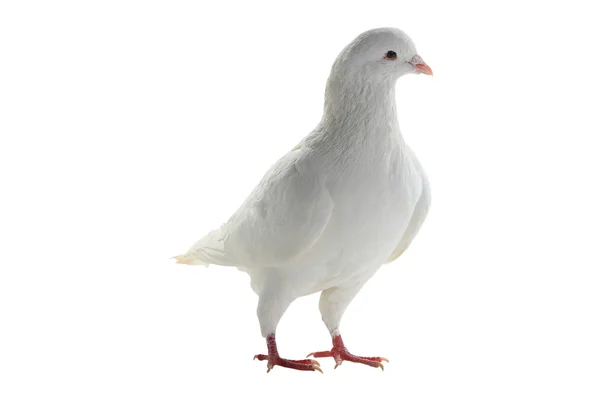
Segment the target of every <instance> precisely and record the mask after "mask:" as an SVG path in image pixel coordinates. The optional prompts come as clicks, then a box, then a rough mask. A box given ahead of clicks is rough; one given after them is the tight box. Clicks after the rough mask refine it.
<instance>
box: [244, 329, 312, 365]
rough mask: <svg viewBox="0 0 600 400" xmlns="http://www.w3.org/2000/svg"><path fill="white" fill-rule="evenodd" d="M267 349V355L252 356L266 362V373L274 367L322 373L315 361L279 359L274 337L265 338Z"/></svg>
mask: <svg viewBox="0 0 600 400" xmlns="http://www.w3.org/2000/svg"><path fill="white" fill-rule="evenodd" d="M267 349H268V351H269V354H268V355H264V354H257V355H255V356H254V359H255V360H256V359H258V360H260V361H264V360H267V373H268V372H270V371H271V370H272V369H273V367H275V366H276V365H279V366H280V367H284V368H292V369H298V370H301V371H319V372H320V373H323V371H321V368H319V366H320V364H319V362H318V361H316V360H310V359H307V360H288V359H286V358H281V357H279V353H278V352H277V343H275V335H269V336H267Z"/></svg>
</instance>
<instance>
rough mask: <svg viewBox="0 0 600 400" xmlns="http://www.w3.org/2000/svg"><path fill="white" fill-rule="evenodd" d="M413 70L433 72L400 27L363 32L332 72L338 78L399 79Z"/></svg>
mask: <svg viewBox="0 0 600 400" xmlns="http://www.w3.org/2000/svg"><path fill="white" fill-rule="evenodd" d="M411 73H414V74H426V75H433V71H432V70H431V68H430V67H429V66H428V65H427V64H426V63H425V61H423V59H422V58H421V57H420V56H419V55H418V54H417V50H416V47H415V44H414V43H413V41H412V40H411V38H410V37H408V35H407V34H406V33H404V32H403V31H401V30H399V29H396V28H377V29H372V30H369V31H366V32H363V33H362V34H360V35H359V36H358V37H357V38H356V39H354V40H353V41H352V42H351V43H350V44H348V45H347V46H346V47H345V48H344V50H342V52H341V53H340V55H339V56H338V57H337V59H336V61H335V63H334V65H333V68H332V72H331V75H332V77H334V78H337V79H348V78H349V79H360V80H362V81H375V82H383V81H393V82H395V81H396V80H397V79H398V78H399V77H401V76H403V75H406V74H411Z"/></svg>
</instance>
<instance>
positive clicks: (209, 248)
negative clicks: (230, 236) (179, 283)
mask: <svg viewBox="0 0 600 400" xmlns="http://www.w3.org/2000/svg"><path fill="white" fill-rule="evenodd" d="M173 258H174V259H175V261H176V263H177V264H187V265H204V266H206V267H208V266H209V265H210V264H216V265H224V266H234V265H235V262H234V261H233V260H232V259H231V258H230V257H229V256H228V255H227V254H226V253H225V250H224V245H223V240H222V238H221V233H220V230H216V231H212V232H210V233H209V234H208V235H206V236H204V237H203V238H202V239H200V240H199V241H198V242H196V243H195V244H194V245H193V246H192V247H191V248H190V249H189V250H188V252H187V253H185V254H182V255H179V256H175V257H173Z"/></svg>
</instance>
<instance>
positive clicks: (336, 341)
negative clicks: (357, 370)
mask: <svg viewBox="0 0 600 400" xmlns="http://www.w3.org/2000/svg"><path fill="white" fill-rule="evenodd" d="M310 356H313V357H315V358H319V357H333V359H334V360H335V368H337V367H339V366H340V365H341V364H342V361H351V362H355V363H361V364H365V365H368V366H371V367H375V368H377V367H379V368H381V370H382V371H383V364H382V363H381V362H382V361H385V362H389V360H388V359H387V358H384V357H359V356H355V355H354V354H351V353H350V352H349V351H348V349H347V348H346V346H345V345H344V341H343V340H342V336H341V335H336V336H334V337H333V348H332V349H331V350H329V351H317V352H316V353H310V354H309V355H308V356H307V357H310Z"/></svg>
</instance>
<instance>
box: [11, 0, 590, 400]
mask: <svg viewBox="0 0 600 400" xmlns="http://www.w3.org/2000/svg"><path fill="white" fill-rule="evenodd" d="M561 3H564V4H563V5H561V4H559V2H552V1H550V2H549V1H543V2H542V1H538V2H535V1H525V2H523V1H518V2H517V1H502V2H498V3H497V4H496V5H492V4H491V3H489V2H476V1H472V2H468V1H460V0H454V1H448V2H441V1H387V2H378V1H368V2H367V1H365V2H361V3H360V4H359V3H350V2H347V1H346V2H337V3H334V2H318V3H317V2H315V3H310V2H305V1H303V2H298V3H297V4H295V5H289V4H288V3H286V2H277V3H273V4H267V3H262V2H257V1H248V2H237V3H235V2H222V3H219V5H217V4H216V2H211V3H210V4H209V3H208V2H206V3H203V2H194V1H187V2H185V1H168V2H167V1H164V2H158V1H97V2H77V1H71V2H67V1H55V2H42V1H39V2H30V1H3V2H2V5H1V6H0V58H1V60H0V61H1V62H0V134H1V139H0V174H1V181H0V184H1V190H2V194H1V197H0V202H1V207H0V217H1V220H0V235H1V241H0V243H1V249H0V251H1V253H0V256H1V260H0V324H1V329H0V336H1V338H0V397H1V398H2V399H50V398H60V399H208V398H211V399H212V398H233V396H239V397H242V396H243V397H259V396H260V397H263V398H267V397H270V398H289V399H296V398H318V399H320V398H331V397H333V396H335V397H336V398H344V397H345V398H353V397H350V396H363V397H365V396H368V397H369V398H384V397H385V398H389V399H397V398H404V399H449V398H456V399H506V398H511V399H534V398H544V399H568V398H576V399H598V398H599V396H600V382H599V379H600V345H599V338H600V323H599V316H600V314H599V311H600V294H599V286H600V273H599V267H600V262H599V257H598V252H597V249H598V246H599V237H600V232H599V228H598V226H599V223H600V221H599V220H600V214H599V211H598V204H599V202H600V197H599V194H598V185H599V178H598V175H599V172H600V161H599V159H598V151H599V145H600V140H599V135H600V128H599V121H598V111H599V105H600V101H599V100H600V99H599V95H598V93H599V89H600V87H599V86H600V85H599V72H600V62H599V56H598V54H599V51H600V50H599V49H600V47H599V44H598V42H599V39H600V30H599V29H598V24H597V13H596V12H594V11H593V10H592V7H591V5H592V3H593V2H591V1H587V2H583V1H569V2H561ZM284 4H285V5H284ZM380 26H395V27H399V28H401V29H403V30H404V31H406V32H407V33H408V34H409V35H410V36H411V37H412V38H413V40H414V41H415V43H416V45H417V48H418V49H419V53H420V55H421V56H422V57H423V58H424V59H425V61H426V62H427V63H428V64H429V65H430V66H431V67H432V68H433V71H434V73H435V76H434V77H433V78H431V77H427V76H424V75H420V76H415V75H411V76H407V77H404V78H402V79H401V80H400V81H399V82H398V90H397V101H398V108H399V112H400V125H401V128H402V131H403V134H404V137H405V139H406V140H407V142H408V143H409V144H410V145H411V147H413V149H414V150H415V152H416V153H417V155H418V156H419V158H420V160H421V162H422V163H423V165H424V167H425V168H426V170H427V172H428V174H429V177H430V180H431V184H432V189H433V203H432V208H431V211H430V214H429V217H428V219H427V221H426V222H425V225H424V226H423V229H422V231H421V233H420V234H419V236H418V237H417V239H416V240H415V241H414V243H413V245H412V246H411V248H410V250H409V251H408V252H406V253H405V255H403V256H402V257H401V258H400V259H399V260H397V261H396V262H394V263H393V264H391V265H387V266H385V267H383V268H382V269H381V270H380V271H379V272H378V273H377V274H376V275H375V277H374V278H373V279H372V280H371V281H370V282H369V283H368V284H367V285H366V286H365V288H364V290H363V291H362V292H361V293H360V294H359V295H358V296H357V297H356V299H355V300H354V302H353V303H352V304H351V305H350V307H349V309H348V311H347V313H346V315H345V317H344V319H343V321H342V332H343V333H344V338H345V341H346V344H347V345H348V347H349V349H350V351H352V352H354V353H356V354H359V355H365V356H375V355H380V356H386V357H388V358H389V359H390V360H391V362H390V364H387V365H386V370H385V372H381V371H380V370H376V369H372V368H369V367H366V366H362V365H354V364H352V363H349V362H346V363H344V364H343V365H342V366H341V367H340V368H338V369H336V370H335V371H334V370H333V365H334V364H333V361H332V360H324V361H323V362H322V365H323V369H324V372H325V374H324V375H321V374H319V373H310V372H299V371H293V370H286V369H283V368H281V367H276V368H275V369H274V370H273V371H272V372H271V373H270V374H268V375H267V374H266V373H265V371H266V363H265V362H259V361H253V360H252V356H253V355H254V354H256V353H263V352H265V350H266V347H265V344H264V341H263V338H262V337H261V336H260V331H259V326H258V321H257V319H256V314H255V312H256V311H255V308H256V301H257V299H256V296H255V295H254V293H253V292H252V291H251V289H250V287H249V279H248V277H247V276H246V275H244V274H242V273H240V272H238V271H237V270H235V269H228V268H224V267H211V268H208V269H206V268H203V267H190V266H179V265H174V264H173V261H172V260H170V257H171V256H174V255H176V254H180V253H182V252H184V251H185V250H187V248H188V247H189V246H190V245H191V244H192V243H193V242H194V241H196V240H197V239H198V238H200V237H201V236H202V235H203V234H204V233H205V232H207V231H208V230H210V229H212V228H215V227H217V226H219V225H220V224H221V223H222V222H224V221H225V220H226V219H227V218H228V217H229V216H230V214H231V213H232V212H233V211H234V210H235V209H236V208H237V207H238V205H239V204H240V203H241V202H242V201H243V200H244V198H245V196H246V195H247V194H248V192H249V191H250V190H251V189H252V188H253V187H254V185H255V184H256V183H257V182H258V181H259V180H260V178H261V177H262V174H263V173H264V172H265V170H266V169H267V168H268V167H269V166H270V165H271V164H272V163H273V162H274V161H275V160H276V159H278V158H279V157H280V156H281V155H283V153H284V152H286V151H288V150H289V149H291V148H292V147H293V146H294V145H295V144H296V143H297V142H298V141H299V140H300V139H301V138H302V137H303V136H304V135H306V134H307V133H308V132H310V130H311V129H312V128H313V127H314V126H315V125H316V124H317V122H318V121H319V118H320V115H321V110H322V104H323V102H322V101H323V90H324V85H325V80H326V78H327V76H328V73H329V69H330V67H331V64H332V62H333V60H334V59H335V57H336V56H337V54H338V52H339V51H340V50H341V49H342V48H343V47H344V46H345V45H346V44H347V43H348V42H349V41H351V40H352V39H353V38H354V37H355V36H356V35H358V34H359V33H361V32H362V31H364V30H367V29H371V28H375V27H380ZM317 301H318V295H313V296H310V297H306V298H302V299H299V300H297V301H296V302H295V303H294V304H293V305H292V306H291V307H290V309H289V310H288V312H287V313H286V314H285V316H284V318H283V319H282V322H281V324H280V326H279V329H278V339H279V348H280V352H281V354H282V355H283V356H285V357H289V358H301V357H304V356H305V355H306V354H307V353H309V352H312V351H317V350H326V349H328V348H330V338H329V335H328V332H327V330H326V329H325V327H324V325H323V324H322V322H321V320H320V315H319V312H318V309H317Z"/></svg>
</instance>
